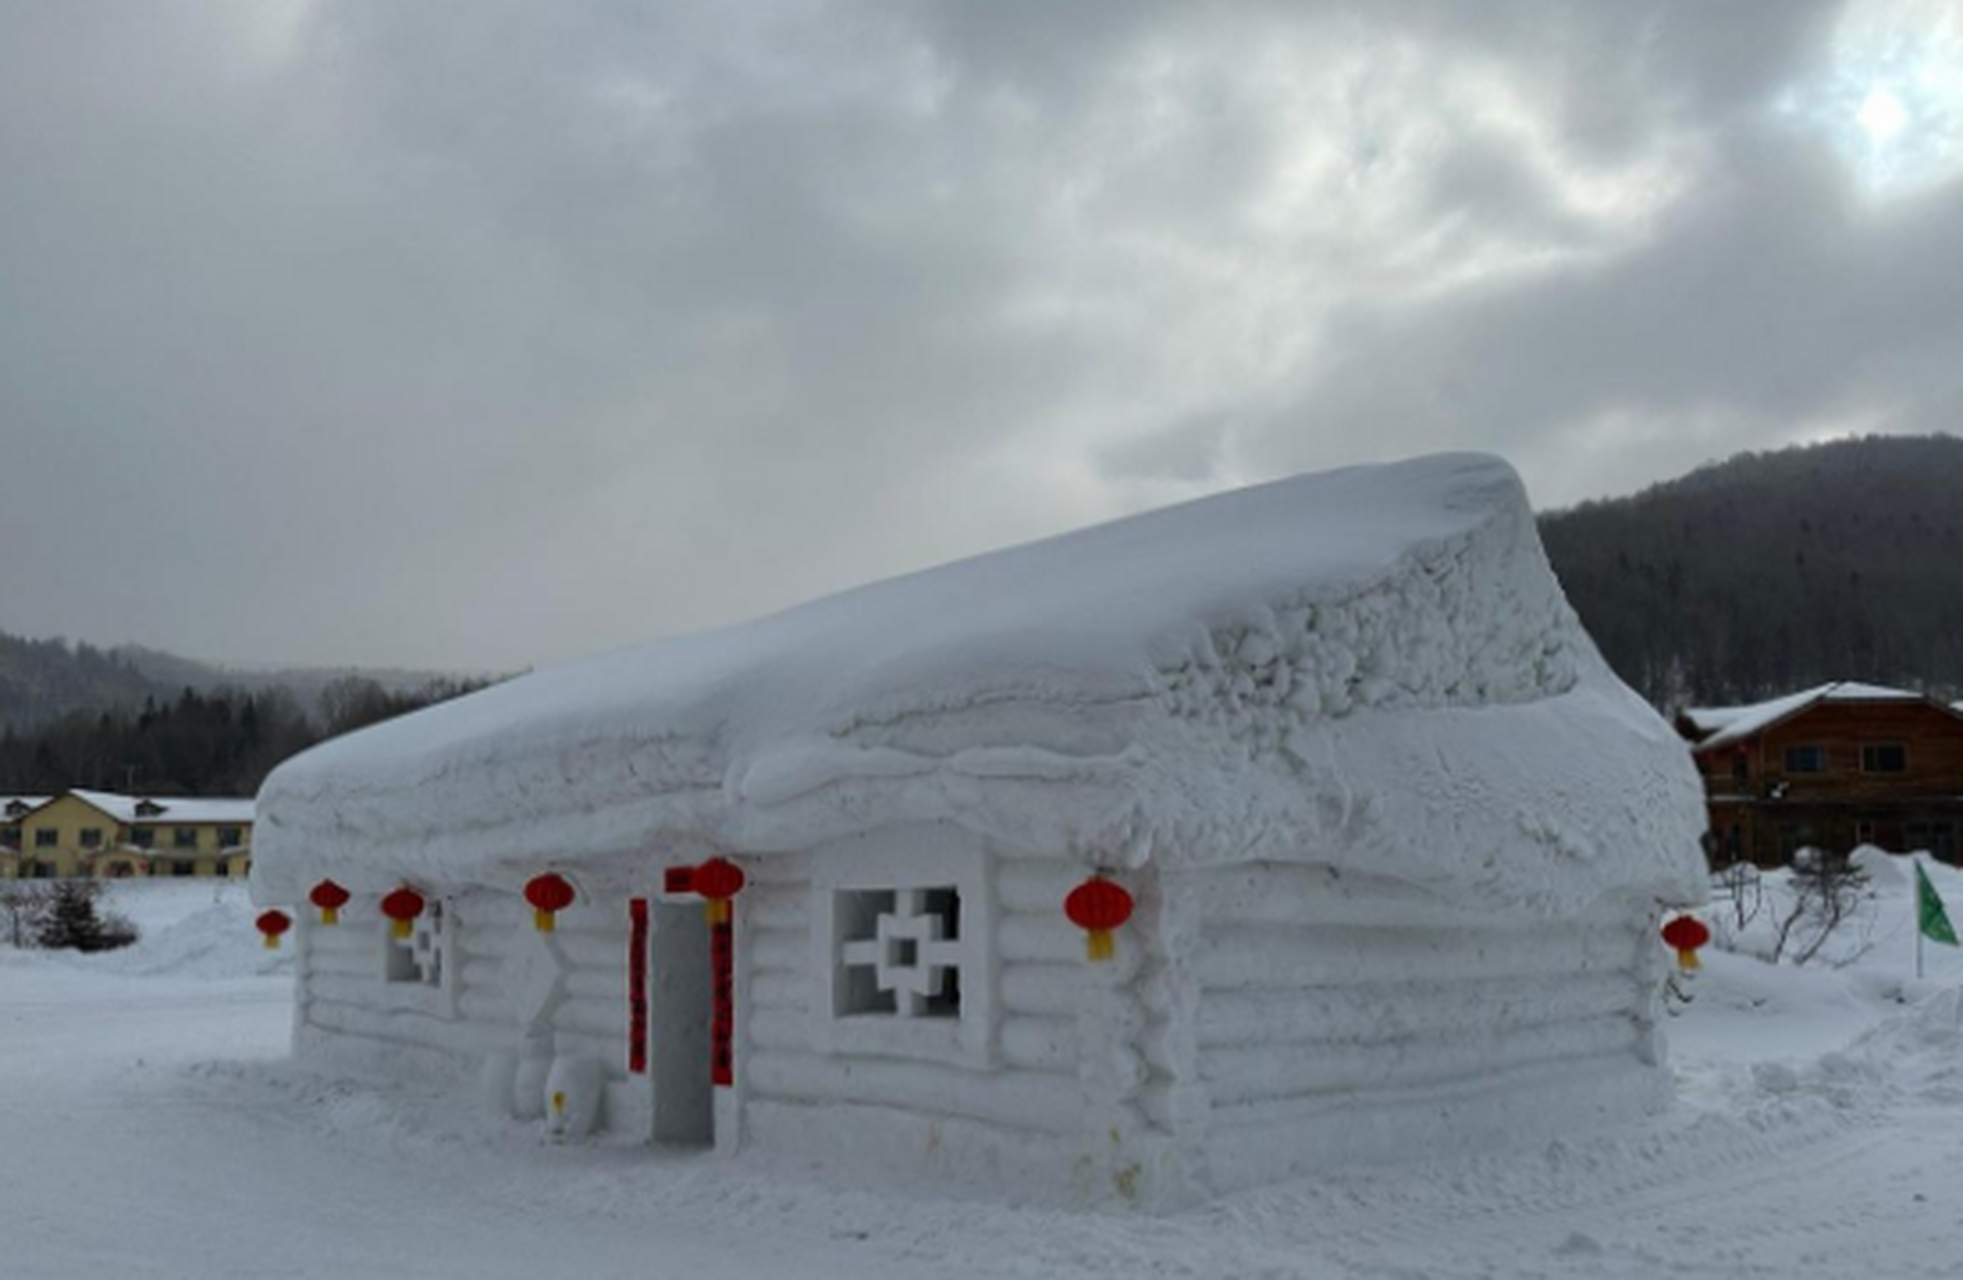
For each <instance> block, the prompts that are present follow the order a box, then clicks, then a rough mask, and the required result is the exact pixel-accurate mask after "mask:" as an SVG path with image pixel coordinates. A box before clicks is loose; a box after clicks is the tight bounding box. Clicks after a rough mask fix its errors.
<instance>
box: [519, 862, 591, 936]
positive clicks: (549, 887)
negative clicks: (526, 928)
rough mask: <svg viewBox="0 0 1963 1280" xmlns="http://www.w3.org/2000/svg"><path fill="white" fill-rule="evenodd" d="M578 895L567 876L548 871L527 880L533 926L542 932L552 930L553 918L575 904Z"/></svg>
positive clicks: (526, 889)
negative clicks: (574, 900)
mask: <svg viewBox="0 0 1963 1280" xmlns="http://www.w3.org/2000/svg"><path fill="white" fill-rule="evenodd" d="M577 896H578V895H577V894H575V893H574V892H573V887H572V885H571V884H570V883H568V882H567V880H566V878H565V877H564V876H562V875H559V874H557V873H556V872H551V871H548V872H546V873H545V874H544V875H542V876H533V877H532V878H531V879H530V880H527V881H526V882H525V901H527V902H529V903H531V904H532V927H533V928H535V929H537V930H538V931H539V932H540V933H551V932H552V918H553V916H554V915H556V914H557V913H559V912H561V911H564V910H565V909H566V908H567V907H570V906H571V905H572V904H573V899H574V898H575V897H577Z"/></svg>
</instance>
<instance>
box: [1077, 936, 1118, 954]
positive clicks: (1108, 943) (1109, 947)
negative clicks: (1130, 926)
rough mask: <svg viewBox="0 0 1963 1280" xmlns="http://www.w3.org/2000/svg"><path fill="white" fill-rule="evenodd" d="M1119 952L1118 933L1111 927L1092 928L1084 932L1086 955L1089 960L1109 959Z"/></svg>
mask: <svg viewBox="0 0 1963 1280" xmlns="http://www.w3.org/2000/svg"><path fill="white" fill-rule="evenodd" d="M1117 954H1118V935H1117V934H1115V933H1113V932H1112V931H1111V930H1109V929H1092V930H1090V931H1089V932H1087V933H1085V934H1084V956H1085V958H1086V959H1089V960H1109V959H1110V958H1111V957H1112V956H1115V955H1117Z"/></svg>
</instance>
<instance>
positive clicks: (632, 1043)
mask: <svg viewBox="0 0 1963 1280" xmlns="http://www.w3.org/2000/svg"><path fill="white" fill-rule="evenodd" d="M647 1069H648V900H647V899H646V898H629V899H628V900H627V1070H628V1071H630V1072H632V1073H633V1074H634V1075H637V1076H638V1075H646V1074H647Z"/></svg>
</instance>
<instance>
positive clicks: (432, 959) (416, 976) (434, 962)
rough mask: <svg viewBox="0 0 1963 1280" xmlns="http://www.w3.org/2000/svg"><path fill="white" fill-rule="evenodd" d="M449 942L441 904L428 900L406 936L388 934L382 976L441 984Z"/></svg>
mask: <svg viewBox="0 0 1963 1280" xmlns="http://www.w3.org/2000/svg"><path fill="white" fill-rule="evenodd" d="M449 943H450V938H449V933H448V931H446V930H445V929H444V927H443V904H442V903H441V902H432V903H430V904H429V905H428V906H427V907H426V908H424V910H423V913H422V914H421V915H420V916H417V917H416V920H415V927H414V928H413V929H411V930H410V931H409V936H408V937H406V938H398V937H395V936H394V935H393V934H390V935H389V938H388V950H387V952H386V953H385V957H384V960H385V963H384V969H383V977H385V978H386V979H387V980H388V981H390V982H405V983H414V984H416V985H418V986H425V987H441V986H442V985H443V974H444V971H445V970H446V969H447V968H448V967H449V966H448V964H447V958H448V952H449V949H450V946H449Z"/></svg>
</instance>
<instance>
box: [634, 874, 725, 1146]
mask: <svg viewBox="0 0 1963 1280" xmlns="http://www.w3.org/2000/svg"><path fill="white" fill-rule="evenodd" d="M652 906H653V908H654V929H653V938H652V939H651V943H652V945H651V946H650V947H649V952H648V966H649V969H650V970H651V972H650V973H649V975H648V992H649V996H650V998H649V1001H648V1004H649V1009H648V1039H649V1041H650V1044H649V1049H650V1050H651V1054H650V1058H651V1061H650V1066H651V1068H652V1070H651V1071H650V1073H649V1074H650V1079H651V1082H652V1086H653V1090H654V1140H655V1141H656V1142H663V1143H672V1144H675V1145H679V1146H695V1147H706V1146H712V1145H714V1143H715V1140H716V1120H715V1090H714V1088H713V1087H712V1086H711V1083H710V1061H709V1056H710V1038H709V1022H710V1015H711V1010H712V1006H713V997H714V990H713V983H714V975H713V974H712V973H711V971H710V965H709V922H708V919H707V916H706V914H705V913H704V911H703V906H702V903H700V902H696V901H688V902H660V901H656V902H654V903H653V904H652Z"/></svg>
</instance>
